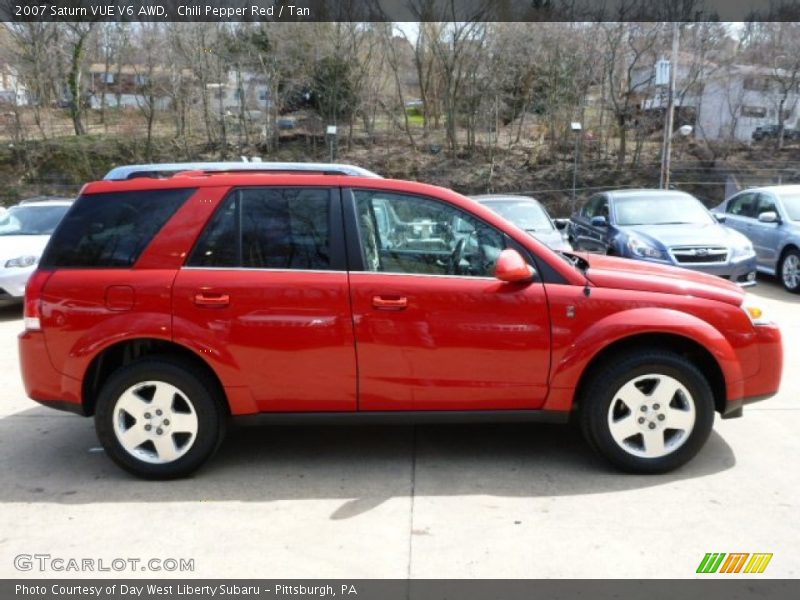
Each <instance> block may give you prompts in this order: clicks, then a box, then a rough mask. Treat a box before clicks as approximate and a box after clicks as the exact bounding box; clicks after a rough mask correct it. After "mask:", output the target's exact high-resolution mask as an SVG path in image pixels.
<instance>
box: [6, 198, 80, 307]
mask: <svg viewBox="0 0 800 600" xmlns="http://www.w3.org/2000/svg"><path fill="white" fill-rule="evenodd" d="M71 204H72V200H68V199H64V198H59V199H50V200H39V199H37V200H36V201H25V202H22V203H20V204H18V205H16V206H12V207H11V208H9V209H8V210H7V211H5V212H2V213H0V305H7V304H14V303H19V302H22V299H23V297H24V295H25V284H26V283H27V281H28V278H29V277H30V275H31V273H33V271H34V270H35V269H36V264H37V263H38V262H39V258H40V257H41V255H42V252H43V251H44V248H45V246H46V245H47V241H48V240H49V239H50V234H52V233H53V230H54V229H55V228H56V225H58V223H59V222H60V221H61V219H62V217H63V216H64V214H65V213H66V212H67V209H69V207H70V205H71Z"/></svg>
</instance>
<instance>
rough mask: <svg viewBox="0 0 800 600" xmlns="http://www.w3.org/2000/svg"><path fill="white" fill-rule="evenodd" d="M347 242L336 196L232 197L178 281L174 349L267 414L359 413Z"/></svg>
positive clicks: (238, 193)
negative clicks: (189, 353)
mask: <svg viewBox="0 0 800 600" xmlns="http://www.w3.org/2000/svg"><path fill="white" fill-rule="evenodd" d="M342 236H343V226H342V213H341V201H340V192H339V190H338V189H329V188H322V187H318V188H312V187H303V188H299V187H298V188H291V187H259V188H253V187H247V188H240V189H234V190H232V191H231V192H230V194H229V195H228V197H227V198H226V199H224V200H223V201H222V202H221V204H220V206H219V208H218V209H217V212H216V213H215V214H214V216H213V217H212V219H211V220H210V222H209V223H208V225H207V226H206V229H205V231H204V232H203V233H202V234H201V236H200V238H199V240H198V242H197V244H196V245H195V248H194V249H193V251H192V252H191V255H190V256H189V258H188V260H187V263H186V265H185V266H184V267H183V268H182V269H181V270H180V272H179V273H178V276H177V278H176V280H175V285H174V287H173V306H174V315H175V316H174V327H173V330H174V335H175V339H176V341H177V342H179V343H182V344H185V345H187V346H189V347H191V348H194V349H196V351H198V352H199V353H200V355H201V356H203V355H207V356H210V357H211V358H213V360H214V361H215V363H216V364H217V365H219V366H218V367H217V368H218V369H219V370H221V371H223V376H222V378H223V380H226V381H229V382H230V381H235V382H237V384H238V385H239V386H241V387H245V388H247V389H249V391H250V393H251V394H252V397H253V400H254V401H255V403H256V405H257V407H258V409H259V410H260V411H262V412H285V411H290V412H304V411H315V412H325V411H351V410H355V408H356V362H355V349H354V337H353V322H352V318H351V313H350V299H349V293H348V282H347V272H346V264H345V254H344V246H343V237H342Z"/></svg>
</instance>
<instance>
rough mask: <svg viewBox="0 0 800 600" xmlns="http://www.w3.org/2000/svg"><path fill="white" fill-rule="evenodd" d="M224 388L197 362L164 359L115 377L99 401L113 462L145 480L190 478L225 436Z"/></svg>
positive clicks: (100, 426)
mask: <svg viewBox="0 0 800 600" xmlns="http://www.w3.org/2000/svg"><path fill="white" fill-rule="evenodd" d="M218 387H219V386H218V385H217V384H216V382H214V381H213V380H212V378H211V377H209V376H208V374H207V373H206V372H205V371H204V370H203V369H200V368H198V367H197V366H196V365H194V364H193V363H191V362H187V361H182V360H180V359H176V358H172V357H168V356H164V357H152V358H145V359H142V360H138V361H135V362H133V363H131V364H129V365H127V366H125V367H122V368H120V369H119V370H117V371H116V372H115V373H113V374H112V375H111V376H110V377H109V379H108V381H107V382H106V383H105V385H103V388H102V390H101V391H100V395H99V396H98V399H97V410H96V412H95V428H96V430H97V437H98V438H99V440H100V443H101V444H102V445H103V448H104V449H105V451H106V453H107V454H108V455H109V456H110V457H111V459H112V460H113V461H114V462H115V463H117V464H118V465H119V466H120V467H122V468H123V469H125V470H126V471H128V472H130V473H133V474H134V475H137V476H139V477H143V478H145V479H174V478H177V477H185V476H187V475H189V474H191V473H192V472H194V471H195V470H197V469H198V468H199V467H200V466H201V465H202V464H203V463H204V462H205V461H206V460H208V459H209V458H210V457H211V455H212V454H213V453H214V451H215V450H216V449H217V447H218V446H219V444H220V442H221V441H222V438H223V436H224V429H225V422H226V413H225V411H224V409H223V408H222V402H221V398H220V397H219V396H220V393H219V392H218V391H217V389H218Z"/></svg>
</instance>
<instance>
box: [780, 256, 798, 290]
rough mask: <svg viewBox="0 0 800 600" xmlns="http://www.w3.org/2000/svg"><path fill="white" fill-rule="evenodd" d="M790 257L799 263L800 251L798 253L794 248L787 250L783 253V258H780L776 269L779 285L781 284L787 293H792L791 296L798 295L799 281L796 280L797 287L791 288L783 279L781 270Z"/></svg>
mask: <svg viewBox="0 0 800 600" xmlns="http://www.w3.org/2000/svg"><path fill="white" fill-rule="evenodd" d="M790 256H791V257H793V258H794V259H796V260H797V261H800V251H798V250H797V249H796V248H790V249H789V250H787V251H786V252H784V254H783V256H782V257H781V264H780V266H779V267H778V279H780V281H781V283H782V284H783V287H784V288H786V290H787V291H789V292H792V293H793V294H800V279H798V281H797V285H796V286H794V287H792V286H790V285H789V284H788V283H787V282H786V279H785V278H784V274H783V269H784V266H785V265H786V261H787V260H788V259H789V257H790Z"/></svg>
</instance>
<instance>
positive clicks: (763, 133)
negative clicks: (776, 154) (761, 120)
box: [751, 125, 800, 142]
mask: <svg viewBox="0 0 800 600" xmlns="http://www.w3.org/2000/svg"><path fill="white" fill-rule="evenodd" d="M779 131H780V127H778V125H761V126H759V127H756V128H755V129H754V130H753V133H752V136H751V137H752V138H753V140H754V141H756V142H758V141H761V140H775V139H778V132H779ZM798 138H800V131H798V130H797V129H794V128H792V127H788V126H784V127H783V139H784V140H796V139H798Z"/></svg>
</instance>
